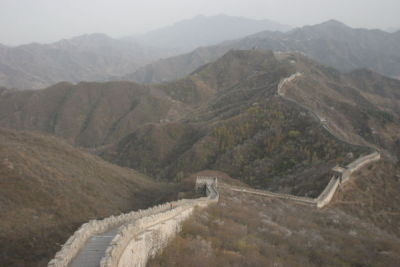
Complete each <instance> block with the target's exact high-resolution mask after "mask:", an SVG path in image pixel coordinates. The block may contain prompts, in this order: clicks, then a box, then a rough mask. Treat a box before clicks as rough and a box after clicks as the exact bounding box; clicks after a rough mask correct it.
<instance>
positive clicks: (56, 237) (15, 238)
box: [0, 129, 175, 266]
mask: <svg viewBox="0 0 400 267" xmlns="http://www.w3.org/2000/svg"><path fill="white" fill-rule="evenodd" d="M172 190H175V189H174V188H172V187H169V186H167V185H164V186H163V185H162V184H156V183H154V182H153V181H151V180H150V179H149V178H147V177H145V176H143V175H141V174H139V173H137V172H134V171H132V170H128V169H124V168H121V167H118V166H115V165H112V164H110V163H107V162H105V161H103V160H101V159H100V158H98V157H96V156H93V155H90V154H87V153H84V152H82V151H80V150H78V149H76V148H73V147H72V146H70V145H68V144H67V143H66V142H64V141H62V140H60V139H57V138H54V137H50V136H46V135H39V134H31V133H23V132H16V131H9V130H3V129H0V266H45V265H46V263H47V261H48V260H49V259H50V258H51V257H52V256H53V255H54V253H55V252H56V251H57V250H58V249H59V246H60V245H61V244H62V243H64V242H65V241H66V240H67V238H68V237H69V235H70V234H72V233H73V232H74V231H75V230H76V229H77V228H78V227H79V226H80V225H81V224H82V223H84V222H86V221H88V220H89V219H94V218H103V217H107V216H110V215H111V214H119V213H121V212H126V211H130V210H134V209H138V208H144V207H148V206H149V205H152V204H154V203H156V202H159V201H162V198H163V197H165V195H166V194H168V192H169V191H172Z"/></svg>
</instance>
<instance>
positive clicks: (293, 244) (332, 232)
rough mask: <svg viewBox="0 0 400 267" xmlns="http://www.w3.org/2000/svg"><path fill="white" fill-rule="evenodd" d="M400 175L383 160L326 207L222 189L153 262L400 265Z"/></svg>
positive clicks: (186, 263)
mask: <svg viewBox="0 0 400 267" xmlns="http://www.w3.org/2000/svg"><path fill="white" fill-rule="evenodd" d="M396 172H397V173H396ZM399 172H400V169H399V168H398V166H397V167H396V166H394V165H393V164H390V163H388V162H383V163H382V162H380V163H376V164H374V165H373V166H371V167H369V168H368V169H367V170H364V171H362V172H361V173H359V174H358V175H357V178H356V180H355V181H354V185H356V184H357V185H358V186H360V189H359V190H357V189H356V191H355V192H354V193H353V191H352V190H353V189H354V185H349V186H348V187H346V188H345V189H344V191H342V192H340V193H339V194H338V196H337V198H336V200H335V204H333V205H330V206H328V207H327V208H325V209H323V210H317V209H315V208H312V207H308V206H302V205H299V204H293V203H291V202H285V201H282V200H277V199H270V198H266V197H260V196H254V195H249V194H244V193H243V194H237V193H233V192H232V191H230V190H224V189H221V188H220V193H221V194H220V201H219V203H218V204H216V205H215V206H213V207H210V208H207V209H206V210H204V211H198V212H197V213H196V214H195V215H194V217H193V218H191V219H189V220H188V221H187V222H186V223H185V224H184V226H183V230H182V232H181V233H180V235H179V236H178V237H177V238H176V239H174V241H172V242H171V243H170V245H168V246H167V248H166V249H165V250H164V252H163V253H162V254H161V255H159V256H157V257H156V258H155V259H153V260H152V261H151V262H150V263H149V264H148V266H151V267H156V266H163V267H167V266H176V267H178V266H393V267H394V266H397V265H398V262H399V261H400V258H399V257H400V256H399V255H400V233H399V232H398V223H399V221H400V218H399V214H400V213H399V212H400V210H399V207H400V205H399V204H400V199H399V197H398V192H399V190H400V188H399V182H398V178H396V174H397V175H398V174H399ZM352 183H353V182H352ZM383 184H385V186H384V187H382V185H383ZM367 188H368V189H367ZM365 189H367V190H368V192H365ZM346 200H348V201H346Z"/></svg>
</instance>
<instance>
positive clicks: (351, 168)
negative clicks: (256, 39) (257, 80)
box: [48, 73, 381, 267]
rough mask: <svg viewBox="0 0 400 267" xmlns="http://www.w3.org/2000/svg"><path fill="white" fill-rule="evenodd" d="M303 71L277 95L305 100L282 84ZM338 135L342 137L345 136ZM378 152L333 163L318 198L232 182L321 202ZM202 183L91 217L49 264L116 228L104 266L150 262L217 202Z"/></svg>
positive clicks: (212, 181)
mask: <svg viewBox="0 0 400 267" xmlns="http://www.w3.org/2000/svg"><path fill="white" fill-rule="evenodd" d="M301 76H302V74H301V73H295V74H293V75H291V76H289V77H287V78H285V79H283V80H282V81H281V82H280V83H279V85H278V88H277V93H278V95H279V96H281V97H283V98H285V99H287V100H289V101H292V102H294V103H296V104H298V105H300V106H303V105H302V104H300V103H297V102H296V101H295V100H292V99H290V98H287V97H286V96H285V95H284V92H283V87H284V86H286V85H288V84H289V83H291V82H293V81H294V80H295V79H296V78H298V77H301ZM303 107H304V106H303ZM305 108H306V109H307V110H309V111H310V112H311V114H312V115H314V116H315V117H316V118H317V119H318V120H320V121H321V123H323V122H324V121H325V120H323V119H321V118H320V117H319V116H318V115H317V114H315V113H314V112H313V111H311V110H310V109H309V108H307V107H305ZM323 126H324V128H325V129H327V130H328V131H329V132H330V133H331V134H333V135H334V136H336V135H335V134H334V133H333V131H330V129H329V128H328V127H325V124H324V123H323ZM339 139H340V140H342V139H341V138H339ZM342 141H343V140H342ZM344 141H345V140H344ZM380 158H381V154H380V153H379V152H374V153H372V154H370V155H367V156H363V157H360V158H358V159H357V160H355V161H354V162H352V163H350V164H349V165H347V166H346V167H345V168H337V167H336V168H334V170H335V171H336V172H339V173H340V174H339V175H334V176H333V177H332V178H331V180H330V182H329V183H328V185H327V186H326V188H325V189H324V191H323V192H322V193H321V194H320V195H319V196H318V197H317V198H315V199H313V198H307V197H299V196H293V195H288V194H279V193H273V192H269V191H264V190H255V189H246V188H240V187H233V186H229V187H228V188H229V189H231V190H233V191H237V192H244V193H250V194H256V195H262V196H268V197H275V198H281V199H287V200H291V201H294V202H296V203H300V204H307V205H312V206H316V207H318V208H322V207H324V206H326V205H327V204H329V202H330V201H331V200H332V198H333V196H334V194H335V192H336V191H337V189H338V187H339V186H341V185H342V184H345V183H346V182H348V181H349V179H350V178H351V175H352V173H353V172H355V171H357V170H359V169H361V168H362V167H363V166H365V165H367V164H369V163H371V162H374V161H378V160H379V159H380ZM202 187H203V188H204V187H205V193H206V196H207V197H203V198H199V199H183V200H179V201H174V202H168V203H165V204H162V205H158V206H155V207H152V208H149V209H146V210H139V211H134V212H130V213H127V214H122V215H120V216H111V217H109V218H106V219H104V220H92V221H89V222H88V223H85V224H83V225H82V226H81V227H80V228H79V229H78V230H77V231H76V232H75V233H74V234H73V235H72V236H71V237H70V238H69V239H68V240H67V242H66V243H65V244H64V245H63V246H62V248H61V250H60V251H59V252H57V254H56V255H55V257H54V259H52V260H51V261H50V262H49V264H48V266H49V267H65V266H68V265H69V264H70V263H71V261H72V260H73V259H74V257H75V256H76V255H77V254H78V253H79V251H80V250H81V249H82V248H83V247H84V246H85V244H86V242H87V241H88V239H89V238H90V237H92V236H93V235H96V234H101V233H104V232H106V231H109V230H111V229H118V231H117V232H118V233H117V234H116V235H115V237H114V238H113V240H112V241H111V243H110V246H109V247H108V248H107V250H106V251H105V256H104V257H103V258H102V260H101V262H100V266H101V267H125V266H126V267H127V266H146V263H147V261H148V259H149V258H151V257H153V256H154V255H156V253H158V252H159V251H160V250H161V249H163V248H164V247H165V246H166V245H167V243H168V241H169V240H170V239H171V238H172V237H174V236H175V234H176V233H177V232H179V231H180V229H181V225H182V222H183V221H184V220H185V219H186V218H188V217H189V216H190V215H191V214H192V213H193V210H194V209H195V208H196V207H206V206H208V205H209V204H211V203H215V202H218V199H219V194H218V191H217V178H216V177H198V178H197V180H196V190H197V189H200V188H202Z"/></svg>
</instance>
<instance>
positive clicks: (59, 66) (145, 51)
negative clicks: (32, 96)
mask: <svg viewBox="0 0 400 267" xmlns="http://www.w3.org/2000/svg"><path fill="white" fill-rule="evenodd" d="M161 55H162V54H161V53H160V52H159V50H157V49H152V48H151V47H145V46H142V45H138V44H133V43H127V42H122V41H120V40H116V39H113V38H110V37H108V36H106V35H104V34H90V35H82V36H79V37H75V38H72V39H68V40H61V41H59V42H56V43H52V44H35V43H34V44H27V45H21V46H17V47H7V46H0V85H1V86H5V87H9V88H18V89H38V88H44V87H47V86H49V85H51V84H54V83H56V82H60V81H69V82H79V81H96V80H98V81H101V80H107V79H108V78H109V77H110V76H121V75H123V74H124V73H129V72H133V71H135V70H136V69H137V68H138V67H140V66H143V64H146V63H150V62H151V61H153V60H155V59H158V58H160V57H161Z"/></svg>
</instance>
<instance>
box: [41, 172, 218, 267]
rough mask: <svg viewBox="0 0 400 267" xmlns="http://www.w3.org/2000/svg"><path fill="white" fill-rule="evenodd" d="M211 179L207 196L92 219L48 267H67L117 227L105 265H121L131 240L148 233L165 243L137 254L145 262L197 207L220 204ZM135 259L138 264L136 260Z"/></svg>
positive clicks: (73, 236) (78, 231) (65, 245)
mask: <svg viewBox="0 0 400 267" xmlns="http://www.w3.org/2000/svg"><path fill="white" fill-rule="evenodd" d="M209 180H210V181H213V182H211V183H210V182H206V183H205V184H206V186H207V192H208V196H207V197H203V198H199V199H183V200H179V201H174V202H168V203H165V204H162V205H158V206H155V207H152V208H149V209H146V210H139V211H134V212H130V213H127V214H122V215H120V216H111V217H108V218H106V219H104V220H92V221H90V222H88V223H85V224H83V225H82V226H81V227H80V228H79V229H78V230H77V231H76V232H75V233H74V234H73V235H72V236H71V237H70V238H69V239H68V240H67V242H66V243H65V244H64V245H63V246H62V248H61V250H60V251H59V252H57V254H56V255H55V257H54V259H52V260H51V261H50V262H49V264H48V266H49V267H66V266H68V265H69V264H70V263H71V261H72V259H73V258H74V257H75V256H76V255H77V254H78V252H79V251H80V250H81V249H82V248H83V247H84V246H85V244H86V242H87V241H88V240H89V238H90V237H92V236H93V235H96V234H100V233H104V232H106V231H109V230H111V229H114V228H118V234H117V235H116V236H115V238H114V239H113V241H112V245H111V247H109V248H108V249H107V251H106V256H105V257H104V258H103V260H102V266H118V265H117V263H116V262H118V261H119V257H120V256H122V255H126V254H124V251H125V250H126V249H129V248H128V247H127V246H128V245H130V246H134V247H135V245H134V244H132V243H131V240H132V239H134V237H138V236H139V235H141V234H143V233H144V232H146V231H147V232H146V236H147V239H149V236H150V237H151V238H153V237H156V236H159V237H160V238H161V240H163V242H160V245H158V244H156V242H155V240H156V239H154V242H150V243H149V244H146V246H147V248H148V250H144V251H146V252H144V251H143V250H138V251H137V252H138V254H135V255H137V256H138V257H137V260H138V262H143V259H147V258H148V257H149V256H152V255H153V254H154V253H155V252H156V251H157V250H158V249H159V248H160V247H163V246H164V245H165V244H166V242H167V241H168V239H169V238H170V237H172V236H173V235H174V234H175V233H176V231H178V230H179V229H180V225H181V222H182V221H183V220H184V219H186V218H187V217H188V216H189V215H190V214H191V213H192V212H193V210H194V208H195V207H205V206H207V205H209V204H210V203H214V202H217V201H218V199H219V195H218V192H217V190H216V186H214V182H215V183H216V182H217V180H216V179H215V178H214V177H213V178H210V179H209ZM152 229H156V231H155V232H154V233H153V234H149V233H150V232H152V231H151V230H152ZM156 233H157V234H156ZM158 233H159V234H158ZM143 255H147V256H146V257H145V256H143ZM124 258H126V256H124ZM132 260H133V262H135V258H133V259H131V261H132ZM121 262H125V263H126V262H127V261H126V260H123V261H121ZM129 266H144V265H134V264H132V263H131V265H129Z"/></svg>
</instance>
